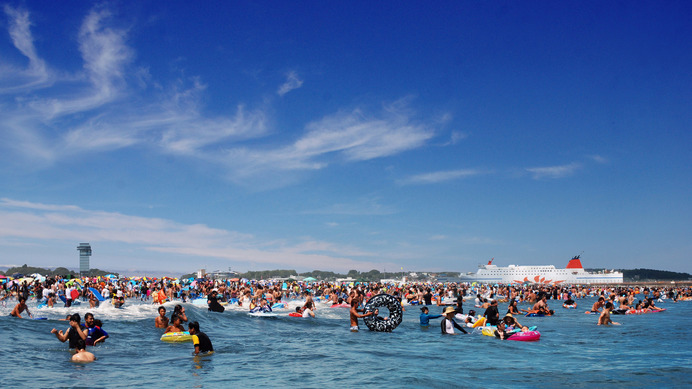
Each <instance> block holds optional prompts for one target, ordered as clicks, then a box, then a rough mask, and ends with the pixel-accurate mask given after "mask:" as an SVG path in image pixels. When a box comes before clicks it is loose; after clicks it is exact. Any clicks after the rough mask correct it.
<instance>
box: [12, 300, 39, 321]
mask: <svg viewBox="0 0 692 389" xmlns="http://www.w3.org/2000/svg"><path fill="white" fill-rule="evenodd" d="M24 311H26V313H27V314H29V317H31V318H33V317H34V316H33V315H32V314H31V312H29V307H27V306H26V298H25V297H23V296H22V297H20V298H19V302H18V303H17V305H15V306H14V309H13V310H12V312H11V313H10V316H14V317H18V318H20V319H21V318H22V315H21V313H22V312H24Z"/></svg>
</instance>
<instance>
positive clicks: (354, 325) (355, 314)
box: [349, 298, 379, 332]
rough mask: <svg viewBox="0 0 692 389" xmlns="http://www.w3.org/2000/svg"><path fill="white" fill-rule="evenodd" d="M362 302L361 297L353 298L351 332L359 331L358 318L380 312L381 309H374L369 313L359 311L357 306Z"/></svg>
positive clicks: (350, 313)
mask: <svg viewBox="0 0 692 389" xmlns="http://www.w3.org/2000/svg"><path fill="white" fill-rule="evenodd" d="M359 303H360V299H358V298H353V299H351V311H350V312H349V316H350V318H351V332H358V330H359V329H360V327H358V319H359V318H363V317H368V316H372V315H377V314H378V313H379V310H377V309H376V310H374V311H370V312H368V313H358V311H357V309H356V308H357V307H358V304H359Z"/></svg>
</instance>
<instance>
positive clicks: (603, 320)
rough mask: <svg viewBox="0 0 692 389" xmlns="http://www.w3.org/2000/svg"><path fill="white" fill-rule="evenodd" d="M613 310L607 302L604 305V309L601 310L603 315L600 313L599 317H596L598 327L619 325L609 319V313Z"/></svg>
mask: <svg viewBox="0 0 692 389" xmlns="http://www.w3.org/2000/svg"><path fill="white" fill-rule="evenodd" d="M612 310H613V303H611V302H608V303H606V305H605V308H603V313H601V316H599V317H598V325H599V326H607V325H611V324H614V325H618V326H619V325H620V323H618V322H614V321H612V320H611V319H610V311H612Z"/></svg>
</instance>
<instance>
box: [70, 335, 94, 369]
mask: <svg viewBox="0 0 692 389" xmlns="http://www.w3.org/2000/svg"><path fill="white" fill-rule="evenodd" d="M76 350H77V352H76V353H75V354H74V355H73V356H72V362H79V363H89V362H94V361H95V360H96V356H94V354H92V353H90V352H88V351H86V342H84V340H82V339H79V340H78V341H77V346H76Z"/></svg>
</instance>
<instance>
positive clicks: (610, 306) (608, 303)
mask: <svg viewBox="0 0 692 389" xmlns="http://www.w3.org/2000/svg"><path fill="white" fill-rule="evenodd" d="M605 307H606V309H610V308H613V303H611V302H607V303H606V305H605Z"/></svg>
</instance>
